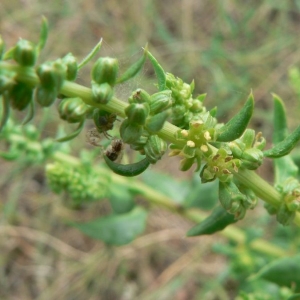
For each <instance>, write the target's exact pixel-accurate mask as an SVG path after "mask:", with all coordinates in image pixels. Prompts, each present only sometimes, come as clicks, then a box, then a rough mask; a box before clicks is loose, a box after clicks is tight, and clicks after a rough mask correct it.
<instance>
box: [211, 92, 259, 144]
mask: <svg viewBox="0 0 300 300" xmlns="http://www.w3.org/2000/svg"><path fill="white" fill-rule="evenodd" d="M253 109H254V98H253V95H252V93H251V94H250V95H249V97H248V99H247V101H246V102H245V104H244V106H243V108H242V109H241V110H240V111H239V112H238V113H237V114H236V115H235V116H234V117H233V118H232V119H231V120H229V121H228V122H227V123H226V124H225V125H224V126H222V127H221V128H220V129H219V130H218V136H217V141H219V142H230V141H233V140H235V139H237V138H239V137H240V136H241V135H242V134H243V132H244V131H245V129H246V128H247V126H248V123H249V121H250V119H251V117H252V113H253Z"/></svg>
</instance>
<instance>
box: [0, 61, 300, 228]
mask: <svg viewBox="0 0 300 300" xmlns="http://www.w3.org/2000/svg"><path fill="white" fill-rule="evenodd" d="M0 69H7V70H10V71H13V72H16V74H17V80H18V81H20V82H24V83H27V84H29V85H31V86H35V85H37V84H38V83H39V79H38V77H37V75H36V73H35V71H34V69H33V68H31V67H22V66H17V65H12V64H10V63H7V62H5V61H1V62H0ZM60 93H62V94H63V95H65V96H68V97H80V98H81V99H82V100H83V101H84V102H85V103H86V104H88V105H91V106H93V107H98V108H102V109H105V110H107V111H109V112H113V113H115V114H117V115H119V116H121V117H125V112H124V109H125V108H126V107H127V103H126V102H124V101H121V100H119V99H117V98H116V97H113V98H112V99H111V100H110V101H109V102H108V104H105V105H103V104H97V103H95V102H94V101H93V99H92V91H91V89H90V88H87V87H84V86H82V85H79V84H77V83H74V82H71V81H67V80H66V81H64V84H63V86H62V88H61V90H60ZM179 130H180V128H179V127H177V126H174V125H173V124H171V123H169V122H165V125H164V126H163V128H162V129H161V131H160V132H159V133H158V135H159V136H160V137H161V138H163V139H164V140H166V141H168V142H171V143H173V144H177V145H178V146H183V145H184V143H185V142H184V141H179V140H178V139H176V132H178V131H179ZM234 175H235V177H236V178H237V179H238V180H239V181H240V182H241V183H242V184H243V185H244V186H245V187H247V188H250V189H252V190H253V191H254V192H255V194H256V195H257V196H258V197H259V198H261V199H262V200H263V201H265V202H267V203H269V204H271V205H273V206H275V207H278V206H279V204H280V201H281V196H280V193H278V192H277V191H276V190H275V189H274V188H273V187H272V186H271V185H269V184H268V183H267V182H266V181H265V180H263V179H262V178H261V177H260V176H259V175H257V174H256V173H254V172H253V171H249V170H244V169H240V170H239V171H238V172H237V173H235V174H234ZM294 222H295V223H296V224H297V225H298V226H300V214H299V213H297V214H296V217H295V221H294Z"/></svg>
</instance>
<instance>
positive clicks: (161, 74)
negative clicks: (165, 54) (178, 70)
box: [148, 52, 166, 91]
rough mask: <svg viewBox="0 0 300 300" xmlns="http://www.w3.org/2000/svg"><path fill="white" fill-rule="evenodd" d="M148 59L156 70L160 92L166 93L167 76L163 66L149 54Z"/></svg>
mask: <svg viewBox="0 0 300 300" xmlns="http://www.w3.org/2000/svg"><path fill="white" fill-rule="evenodd" d="M148 58H149V60H150V62H151V64H152V66H153V68H154V71H155V74H156V78H157V82H158V90H159V91H164V90H165V89H166V74H165V71H164V69H163V68H162V66H161V65H160V64H159V63H158V61H157V60H156V58H155V57H154V56H153V55H152V54H151V53H150V52H148Z"/></svg>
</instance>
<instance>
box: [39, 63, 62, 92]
mask: <svg viewBox="0 0 300 300" xmlns="http://www.w3.org/2000/svg"><path fill="white" fill-rule="evenodd" d="M36 72H37V75H38V77H39V78H40V85H41V86H42V87H43V88H44V89H46V90H52V92H56V93H58V92H59V91H60V89H61V87H62V85H63V83H64V80H65V74H66V67H65V66H64V64H63V63H62V62H61V61H60V60H58V61H54V62H46V63H44V64H42V65H40V66H39V67H38V68H37V71H36Z"/></svg>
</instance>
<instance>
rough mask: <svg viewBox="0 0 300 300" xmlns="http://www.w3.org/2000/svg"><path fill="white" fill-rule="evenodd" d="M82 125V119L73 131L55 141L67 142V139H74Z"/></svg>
mask: <svg viewBox="0 0 300 300" xmlns="http://www.w3.org/2000/svg"><path fill="white" fill-rule="evenodd" d="M83 125H84V119H83V120H82V121H81V122H80V123H79V125H78V127H77V128H76V129H75V131H73V132H72V133H71V134H69V135H67V136H64V137H62V138H58V139H56V142H60V143H62V142H67V141H70V140H72V139H74V138H75V137H76V136H77V135H78V134H79V133H80V132H81V130H82V128H83Z"/></svg>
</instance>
